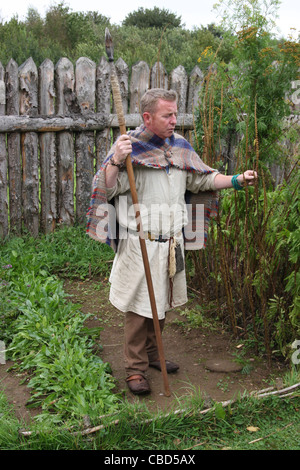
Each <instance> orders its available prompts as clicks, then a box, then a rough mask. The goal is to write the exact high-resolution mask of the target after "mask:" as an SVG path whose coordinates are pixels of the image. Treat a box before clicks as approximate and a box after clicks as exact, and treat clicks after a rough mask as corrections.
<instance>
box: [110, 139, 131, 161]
mask: <svg viewBox="0 0 300 470" xmlns="http://www.w3.org/2000/svg"><path fill="white" fill-rule="evenodd" d="M131 152H132V145H131V140H130V137H129V135H127V134H123V135H121V136H120V137H119V138H118V140H117V142H116V148H115V153H114V161H115V163H117V164H121V163H123V162H124V161H125V160H126V157H127V155H129V154H130V153H131Z"/></svg>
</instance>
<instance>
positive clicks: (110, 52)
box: [105, 28, 114, 62]
mask: <svg viewBox="0 0 300 470" xmlns="http://www.w3.org/2000/svg"><path fill="white" fill-rule="evenodd" d="M105 48H106V54H107V57H108V60H109V62H113V60H114V46H113V42H112V37H111V34H110V32H109V29H108V28H105Z"/></svg>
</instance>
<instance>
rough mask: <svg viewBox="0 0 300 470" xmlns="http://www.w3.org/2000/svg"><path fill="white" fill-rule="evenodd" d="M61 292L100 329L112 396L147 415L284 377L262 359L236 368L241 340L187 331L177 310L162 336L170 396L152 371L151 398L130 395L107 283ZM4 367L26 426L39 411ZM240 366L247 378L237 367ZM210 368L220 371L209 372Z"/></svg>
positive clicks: (70, 285) (2, 384) (0, 369)
mask: <svg viewBox="0 0 300 470" xmlns="http://www.w3.org/2000/svg"><path fill="white" fill-rule="evenodd" d="M64 287H65V291H66V293H68V294H69V295H70V300H71V301H73V302H76V303H80V305H81V307H80V308H81V311H82V312H84V313H87V314H92V315H91V317H89V319H88V321H87V323H88V326H89V327H95V326H100V327H101V328H102V330H101V332H100V337H99V346H100V345H101V347H102V348H103V349H102V350H101V348H99V352H98V353H99V354H100V355H101V357H102V359H103V360H104V361H105V362H108V363H109V364H110V366H111V369H112V375H113V376H114V378H115V379H116V392H122V393H123V394H124V397H126V398H127V400H128V401H130V402H133V401H136V400H138V401H143V402H145V404H146V405H147V407H148V408H149V409H150V410H152V411H157V409H159V410H169V409H171V408H172V409H176V407H177V408H178V407H180V404H179V402H178V398H181V397H183V396H186V395H191V394H193V393H195V392H196V393H197V392H200V393H201V395H202V396H203V397H205V398H206V399H207V400H208V401H209V400H210V399H211V400H216V401H224V400H228V399H233V398H234V397H236V396H237V393H238V392H243V391H248V392H250V391H254V390H261V389H263V388H266V387H267V386H268V383H270V380H271V379H272V380H274V378H276V377H280V375H282V373H283V372H284V370H283V369H282V367H281V366H280V365H279V364H277V363H274V364H272V366H271V367H269V366H268V364H267V361H266V359H265V358H263V357H262V358H257V357H254V356H253V357H252V356H251V355H249V354H248V355H247V356H246V362H244V363H243V364H241V361H237V357H241V350H242V348H243V342H242V341H236V339H234V338H232V336H231V335H230V332H226V331H225V330H224V329H223V328H221V327H220V326H219V327H218V328H217V329H216V328H212V327H211V326H210V325H206V326H203V327H201V328H196V329H194V328H188V326H187V320H186V318H185V317H183V316H182V315H181V311H180V309H177V310H173V311H171V312H169V313H168V316H167V320H166V326H165V330H164V333H163V347H164V354H165V358H166V359H170V360H172V361H174V362H176V363H178V364H179V366H180V368H179V370H178V371H177V372H176V373H175V374H169V375H168V383H169V388H170V391H171V396H170V397H167V396H166V394H165V386H164V382H163V377H162V374H161V372H160V371H158V370H156V369H152V368H151V369H149V372H148V380H149V382H150V386H151V394H150V395H147V396H139V397H137V396H134V395H132V393H131V392H130V391H129V390H128V388H127V385H126V382H125V379H124V367H123V314H122V313H121V312H119V311H117V310H116V309H115V308H114V307H113V306H112V305H110V303H109V301H108V284H107V281H106V280H100V279H93V280H88V281H78V280H75V281H65V283H64ZM184 308H185V307H183V309H184ZM243 361H245V359H243ZM10 365H11V363H9V362H8V363H7V364H5V365H4V364H0V389H3V390H4V391H5V392H6V395H7V397H8V400H9V402H10V403H11V404H12V405H13V407H14V409H15V411H16V415H17V416H18V417H19V418H21V419H24V420H26V421H28V420H29V419H30V418H31V417H32V416H34V415H36V414H38V413H39V410H37V409H32V408H30V409H28V408H27V407H26V402H27V400H28V399H29V397H30V390H29V389H28V387H27V386H26V383H25V384H21V383H20V382H21V379H23V378H24V377H22V376H21V377H20V376H19V375H18V374H17V373H16V372H13V371H8V369H9V366H10ZM245 365H246V368H247V369H248V373H245V368H243V366H245ZM214 366H216V367H217V369H221V370H218V371H212V368H214ZM249 366H250V367H249ZM249 369H250V371H249Z"/></svg>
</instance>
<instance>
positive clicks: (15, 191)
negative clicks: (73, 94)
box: [6, 59, 22, 234]
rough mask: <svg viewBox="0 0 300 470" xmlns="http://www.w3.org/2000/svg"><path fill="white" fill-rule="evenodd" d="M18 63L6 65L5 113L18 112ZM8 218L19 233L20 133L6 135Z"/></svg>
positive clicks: (11, 228)
mask: <svg viewBox="0 0 300 470" xmlns="http://www.w3.org/2000/svg"><path fill="white" fill-rule="evenodd" d="M19 106H20V105H19V77H18V64H17V63H16V62H15V61H14V60H13V59H11V60H10V61H9V62H8V64H7V66H6V114H10V115H14V116H15V115H18V114H19ZM7 156H8V181H9V220H10V231H11V232H13V233H16V234H20V233H21V227H22V166H21V140H20V134H18V133H9V134H8V135H7Z"/></svg>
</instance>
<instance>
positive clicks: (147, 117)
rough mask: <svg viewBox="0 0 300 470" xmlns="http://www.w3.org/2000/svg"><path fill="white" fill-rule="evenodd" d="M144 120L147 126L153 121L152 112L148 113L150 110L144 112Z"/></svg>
mask: <svg viewBox="0 0 300 470" xmlns="http://www.w3.org/2000/svg"><path fill="white" fill-rule="evenodd" d="M143 120H144V124H145V126H147V124H149V123H150V122H151V114H150V113H148V111H146V112H145V113H144V114H143Z"/></svg>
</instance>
